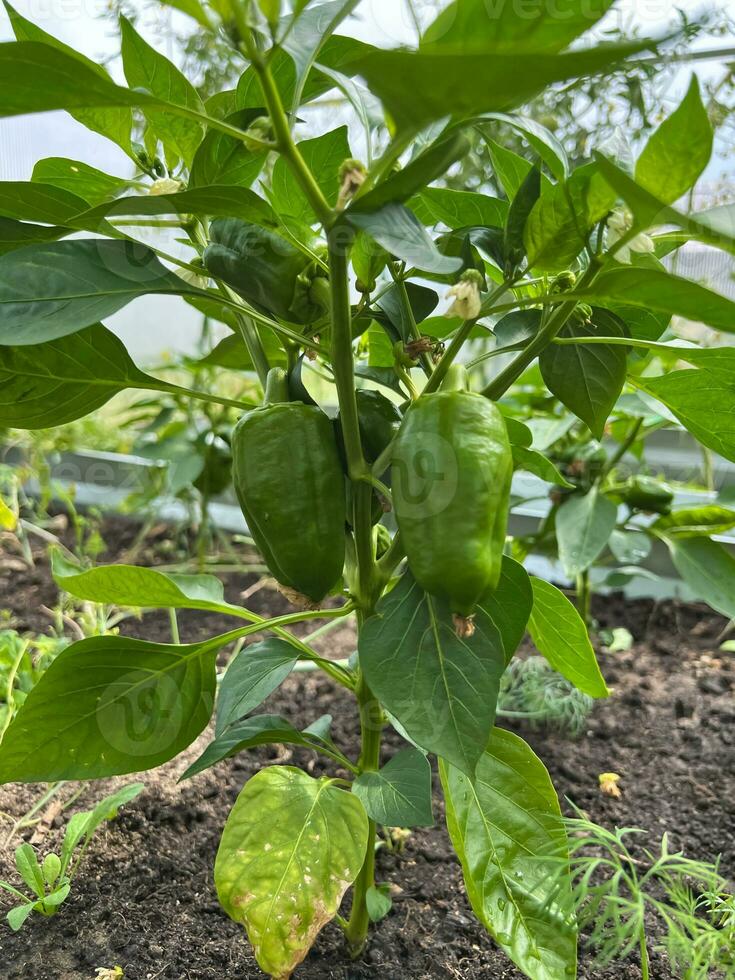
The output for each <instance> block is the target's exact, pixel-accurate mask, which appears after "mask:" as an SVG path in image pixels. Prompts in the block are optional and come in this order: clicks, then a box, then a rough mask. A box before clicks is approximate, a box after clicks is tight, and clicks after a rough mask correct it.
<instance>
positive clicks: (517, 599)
mask: <svg viewBox="0 0 735 980" xmlns="http://www.w3.org/2000/svg"><path fill="white" fill-rule="evenodd" d="M514 452H515V447H514ZM481 606H482V609H483V612H484V613H486V614H487V615H488V616H489V617H490V619H491V620H492V621H493V623H494V624H495V626H496V627H497V629H498V630H499V632H500V639H501V641H502V643H503V652H504V653H505V662H506V664H509V663H510V661H511V659H512V658H513V654H514V653H515V652H516V650H517V649H518V647H519V645H520V642H521V640H522V639H523V636H524V634H525V632H526V624H527V623H528V617H529V616H530V615H531V608H532V606H533V592H532V591H531V580H530V578H529V577H528V572H527V571H526V569H525V568H524V567H523V565H521V564H520V563H519V562H517V561H514V560H513V559H512V558H509V557H508V555H503V565H502V568H501V571H500V581H499V582H498V587H497V588H496V589H495V591H494V592H489V593H488V594H487V595H486V596H485V597H484V598H483V600H482V603H481Z"/></svg>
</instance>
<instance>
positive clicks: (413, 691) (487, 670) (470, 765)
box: [359, 574, 505, 773]
mask: <svg viewBox="0 0 735 980" xmlns="http://www.w3.org/2000/svg"><path fill="white" fill-rule="evenodd" d="M359 654H360V665H361V667H362V669H363V670H364V672H365V677H366V680H367V682H368V685H369V686H370V688H371V690H372V691H373V693H374V694H375V696H376V697H377V698H378V700H379V701H380V702H381V703H382V704H383V705H385V707H386V708H387V709H388V711H389V712H390V713H391V714H392V715H393V716H394V717H395V718H397V719H398V721H399V722H400V724H401V725H402V726H403V728H404V729H405V730H406V732H407V733H408V735H409V736H410V738H411V739H412V740H413V741H414V742H415V743H416V744H417V745H419V746H420V747H421V748H422V749H424V750H426V751H427V752H435V753H436V754H437V755H441V756H443V757H444V758H445V759H447V760H448V761H450V762H452V763H453V764H454V765H457V766H459V768H461V769H462V770H463V771H464V772H468V773H470V772H473V771H474V768H475V765H476V764H477V760H478V759H479V758H480V755H481V754H482V752H483V750H484V747H485V745H486V743H487V738H488V735H489V733H490V729H491V728H492V725H493V719H494V715H495V703H496V701H497V697H498V686H499V683H500V677H501V675H502V673H503V671H504V670H505V652H504V646H503V641H502V637H501V634H500V631H499V629H498V627H497V626H496V625H495V624H494V623H493V621H492V620H491V619H490V616H489V615H488V614H487V613H486V612H485V611H484V609H483V608H482V603H481V604H480V606H478V609H477V614H476V618H475V635H474V636H473V637H471V638H469V639H460V638H459V637H458V636H457V635H456V632H455V629H454V625H453V622H452V616H451V613H450V611H449V605H448V603H446V602H442V601H440V600H438V599H436V598H434V597H433V596H430V595H427V594H426V593H425V592H423V591H422V589H421V588H420V587H419V586H418V585H417V584H416V582H415V581H414V580H413V578H412V577H411V576H410V575H409V574H406V575H404V576H403V578H402V579H401V580H400V582H399V583H398V585H397V586H396V587H395V588H394V589H393V590H392V591H391V592H389V593H388V594H387V595H386V596H384V597H383V599H381V601H380V602H379V603H378V610H377V614H376V615H375V616H372V617H371V618H370V619H368V621H367V622H366V624H365V627H364V629H363V630H362V633H361V634H360V642H359Z"/></svg>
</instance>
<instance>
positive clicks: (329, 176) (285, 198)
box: [271, 126, 350, 225]
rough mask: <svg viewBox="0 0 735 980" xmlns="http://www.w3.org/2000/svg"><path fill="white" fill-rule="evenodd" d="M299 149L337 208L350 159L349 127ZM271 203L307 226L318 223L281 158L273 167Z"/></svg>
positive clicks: (327, 197)
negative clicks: (343, 169) (341, 174)
mask: <svg viewBox="0 0 735 980" xmlns="http://www.w3.org/2000/svg"><path fill="white" fill-rule="evenodd" d="M298 148H299V150H300V152H301V155H302V156H303V158H304V160H305V161H306V164H307V166H308V167H309V169H310V170H311V172H312V173H313V174H314V176H315V178H316V182H317V184H318V186H319V188H320V190H321V191H322V193H323V194H324V197H325V198H326V200H327V202H328V203H329V204H331V205H332V206H334V205H335V204H336V203H337V194H338V192H339V171H340V167H341V166H342V164H343V163H344V161H345V160H346V159H347V158H348V157H349V156H350V144H349V140H348V138H347V127H346V126H340V127H339V129H333V130H332V131H331V132H329V133H324V135H323V136H317V137H316V138H315V139H310V140H303V141H302V142H301V143H299V144H298ZM271 200H272V203H273V206H274V208H275V209H276V211H278V213H279V214H284V215H289V216H290V217H292V218H296V219H297V220H299V221H303V222H304V223H305V224H307V225H311V224H313V223H314V221H315V220H316V215H315V214H314V212H313V210H312V207H311V205H310V204H309V202H308V201H307V199H306V197H305V196H304V193H303V191H302V190H301V185H300V184H299V182H298V181H297V179H296V177H295V176H294V173H293V171H292V170H291V167H290V166H289V164H288V163H286V160H285V159H284V158H283V157H279V158H278V160H276V163H275V166H274V167H273V176H272V178H271Z"/></svg>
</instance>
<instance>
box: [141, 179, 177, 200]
mask: <svg viewBox="0 0 735 980" xmlns="http://www.w3.org/2000/svg"><path fill="white" fill-rule="evenodd" d="M181 186H182V184H181V181H180V180H174V179H173V178H172V177H161V178H160V179H159V180H154V181H153V183H152V184H151V186H150V188H149V189H148V193H149V194H152V195H153V196H154V197H159V196H160V195H161V194H176V193H177V191H180V190H181Z"/></svg>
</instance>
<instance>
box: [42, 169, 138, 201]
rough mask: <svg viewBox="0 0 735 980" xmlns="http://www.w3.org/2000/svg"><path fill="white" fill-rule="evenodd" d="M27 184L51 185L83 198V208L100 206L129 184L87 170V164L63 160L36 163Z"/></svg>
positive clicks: (100, 172) (100, 171)
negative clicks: (84, 205) (90, 205)
mask: <svg viewBox="0 0 735 980" xmlns="http://www.w3.org/2000/svg"><path fill="white" fill-rule="evenodd" d="M31 181H32V182H33V183H40V184H45V185H46V186H48V185H49V184H53V185H54V186H55V187H60V188H61V189H62V190H65V191H69V192H70V193H72V194H75V195H76V196H77V197H80V198H83V199H84V201H85V204H102V202H103V201H107V200H109V199H110V198H111V197H114V196H115V195H116V194H121V193H123V191H125V190H126V189H127V188H128V187H129V186H130V181H129V180H123V178H122V177H112V176H111V175H110V174H106V173H104V172H103V171H102V170H97V168H96V167H90V165H89V164H88V163H82V162H81V161H80V160H68V159H66V158H65V157H46V158H45V159H44V160H39V161H38V162H37V163H36V165H35V166H34V168H33V176H32V177H31Z"/></svg>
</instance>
